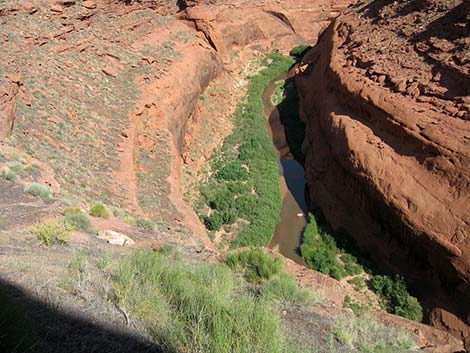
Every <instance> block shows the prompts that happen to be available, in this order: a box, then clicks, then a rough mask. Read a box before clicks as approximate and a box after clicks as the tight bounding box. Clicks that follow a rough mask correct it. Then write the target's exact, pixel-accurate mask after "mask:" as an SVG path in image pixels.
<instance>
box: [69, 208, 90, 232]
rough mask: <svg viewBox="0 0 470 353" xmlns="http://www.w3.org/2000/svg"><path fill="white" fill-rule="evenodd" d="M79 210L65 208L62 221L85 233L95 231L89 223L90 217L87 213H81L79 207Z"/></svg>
mask: <svg viewBox="0 0 470 353" xmlns="http://www.w3.org/2000/svg"><path fill="white" fill-rule="evenodd" d="M78 210H79V212H76V210H71V209H66V210H64V221H65V222H67V223H68V224H70V225H71V226H72V227H73V228H74V229H75V230H80V231H83V232H86V233H90V234H92V233H95V232H96V229H95V228H94V227H93V225H92V224H91V221H90V219H89V218H88V217H87V215H85V214H83V213H82V212H81V211H80V209H78Z"/></svg>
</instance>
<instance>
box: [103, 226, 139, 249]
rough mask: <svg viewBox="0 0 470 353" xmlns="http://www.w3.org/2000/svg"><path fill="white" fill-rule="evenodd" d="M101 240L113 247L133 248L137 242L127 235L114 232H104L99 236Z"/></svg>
mask: <svg viewBox="0 0 470 353" xmlns="http://www.w3.org/2000/svg"><path fill="white" fill-rule="evenodd" d="M98 238H99V239H103V240H106V241H107V242H108V243H109V244H111V245H120V246H132V245H134V244H135V241H134V240H132V239H131V238H129V237H128V236H127V235H125V234H122V233H118V232H115V231H114V230H103V231H101V232H99V234H98Z"/></svg>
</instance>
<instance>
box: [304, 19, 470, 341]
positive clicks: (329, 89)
mask: <svg viewBox="0 0 470 353" xmlns="http://www.w3.org/2000/svg"><path fill="white" fill-rule="evenodd" d="M360 16H362V15H358V14H349V15H346V16H344V17H340V18H339V19H337V20H336V21H335V22H334V23H332V24H331V25H330V26H329V27H328V29H327V30H326V31H325V32H324V33H323V34H322V36H321V38H320V40H319V42H318V44H317V45H316V46H315V47H314V48H313V49H312V50H310V52H309V53H308V54H307V55H306V57H304V58H303V64H302V65H305V64H306V65H307V66H304V67H303V68H302V70H300V71H303V73H301V74H299V75H298V76H297V77H296V85H297V89H298V91H299V95H300V114H301V118H302V119H303V120H304V121H305V123H306V129H307V130H306V138H305V141H304V145H303V152H304V154H305V157H306V163H305V170H306V177H307V183H308V186H309V197H310V199H311V203H312V206H313V207H320V208H321V209H322V210H323V212H324V214H325V216H326V218H327V219H328V221H329V222H330V223H331V225H332V226H333V228H334V229H335V230H340V229H343V230H346V231H347V232H348V233H349V234H351V235H352V236H353V238H354V239H355V240H356V241H357V243H358V244H359V245H360V247H361V248H363V249H365V250H366V252H367V253H368V255H369V256H370V257H371V258H373V260H375V262H376V263H377V264H379V265H380V266H381V267H382V269H384V270H387V271H393V272H399V273H402V274H404V275H405V277H406V278H407V279H408V280H409V281H410V284H411V286H412V289H413V290H414V292H415V294H416V295H417V296H418V297H420V299H422V300H423V303H424V304H425V306H426V308H429V309H430V310H432V312H431V315H430V319H431V321H433V322H432V323H433V324H434V325H435V326H438V327H442V328H446V329H448V330H449V331H450V332H452V333H453V334H455V335H456V336H458V337H461V338H463V339H465V338H467V340H468V336H469V333H470V330H469V324H470V312H469V308H470V237H469V236H468V234H469V233H470V223H469V220H470V207H469V205H470V168H469V167H470V122H469V121H468V120H465V118H464V117H465V105H464V104H459V102H460V101H459V99H461V100H462V101H464V100H465V99H467V98H468V96H467V98H465V95H466V94H468V93H467V92H465V91H464V92H459V93H460V94H461V95H462V98H460V97H457V98H456V99H453V100H449V103H448V104H447V105H448V106H454V105H455V106H456V108H455V110H456V112H454V114H450V113H449V112H448V111H445V110H443V109H440V108H439V107H440V105H439V103H440V100H439V98H441V97H438V96H437V95H434V96H432V94H431V93H428V92H429V90H428V86H429V84H427V83H426V82H427V81H426V78H424V79H423V80H420V78H419V77H413V76H411V75H412V74H409V75H408V76H404V79H403V75H404V73H403V72H402V71H400V67H399V66H398V67H396V68H395V69H394V70H392V69H391V67H393V61H392V60H391V61H390V62H386V61H384V59H386V58H383V57H380V55H378V54H377V53H376V52H374V54H375V57H374V56H373V55H369V56H367V55H366V54H367V53H361V52H359V51H360V49H359V51H358V49H357V48H361V44H362V42H364V43H365V42H367V43H369V42H371V43H373V40H374V38H377V37H378V36H379V35H376V34H374V32H373V30H371V29H373V28H374V27H373V23H372V22H370V23H372V24H371V26H370V28H368V32H367V31H365V32H364V33H363V36H362V38H361V39H358V38H357V37H355V35H356V33H357V32H359V31H360V29H359V30H355V28H356V27H355V26H358V22H357V20H358V18H359V17H360ZM364 22H367V21H366V20H364ZM386 37H387V36H386V35H384V37H383V38H381V40H382V41H383V42H385V40H386ZM389 37H390V40H392V42H393V40H394V38H393V37H392V36H390V35H389ZM385 44H387V43H385ZM397 44H398V45H400V44H401V43H400V41H398V43H397ZM382 45H384V43H382ZM378 48H379V47H378V46H375V49H378ZM397 50H399V49H397ZM379 54H380V53H379ZM402 55H404V56H401V58H404V57H406V56H412V54H410V53H408V54H402ZM397 56H398V55H397ZM398 60H400V58H399V59H398ZM401 60H403V59H401ZM417 60H418V59H417ZM423 62H424V61H423ZM386 65H388V67H385V68H384V66H386ZM423 65H425V64H423ZM426 65H427V64H426ZM435 66H437V65H435ZM417 67H418V69H416V71H417V72H419V69H422V70H423V72H424V71H426V70H427V68H426V67H420V66H419V65H417ZM440 67H442V66H440ZM305 68H306V69H305ZM304 69H305V71H304ZM434 70H436V67H435V68H434ZM434 72H436V71H434ZM405 75H406V73H405ZM400 76H401V77H400ZM461 77H463V80H465V75H461ZM399 85H401V86H404V87H398V86H399ZM413 89H415V90H413ZM416 90H417V91H416ZM436 97H437V98H436ZM444 98H446V99H448V97H444ZM433 99H435V100H436V102H433V101H431V100H433ZM432 103H435V104H432ZM447 105H446V106H447ZM461 111H462V112H463V114H459V113H460V112H461ZM443 313H444V314H443ZM443 317H446V318H444V319H443Z"/></svg>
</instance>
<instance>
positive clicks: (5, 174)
mask: <svg viewBox="0 0 470 353" xmlns="http://www.w3.org/2000/svg"><path fill="white" fill-rule="evenodd" d="M0 175H1V176H2V178H3V179H6V180H10V181H14V180H15V179H16V177H17V175H16V173H15V172H14V171H13V170H11V169H10V168H9V167H8V166H4V167H2V169H0Z"/></svg>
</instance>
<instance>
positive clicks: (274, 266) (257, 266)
mask: <svg viewBox="0 0 470 353" xmlns="http://www.w3.org/2000/svg"><path fill="white" fill-rule="evenodd" d="M225 263H226V264H227V265H228V266H229V267H230V268H231V269H232V270H242V271H243V272H244V275H245V277H246V278H247V279H248V280H249V281H252V282H262V281H266V280H269V279H270V278H271V277H273V276H275V275H277V274H279V273H280V272H281V271H282V260H281V258H280V257H276V258H274V259H273V258H272V257H271V256H270V255H268V254H265V253H264V252H262V251H261V250H259V249H251V250H246V251H236V252H232V253H231V254H228V255H227V256H226V257H225Z"/></svg>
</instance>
